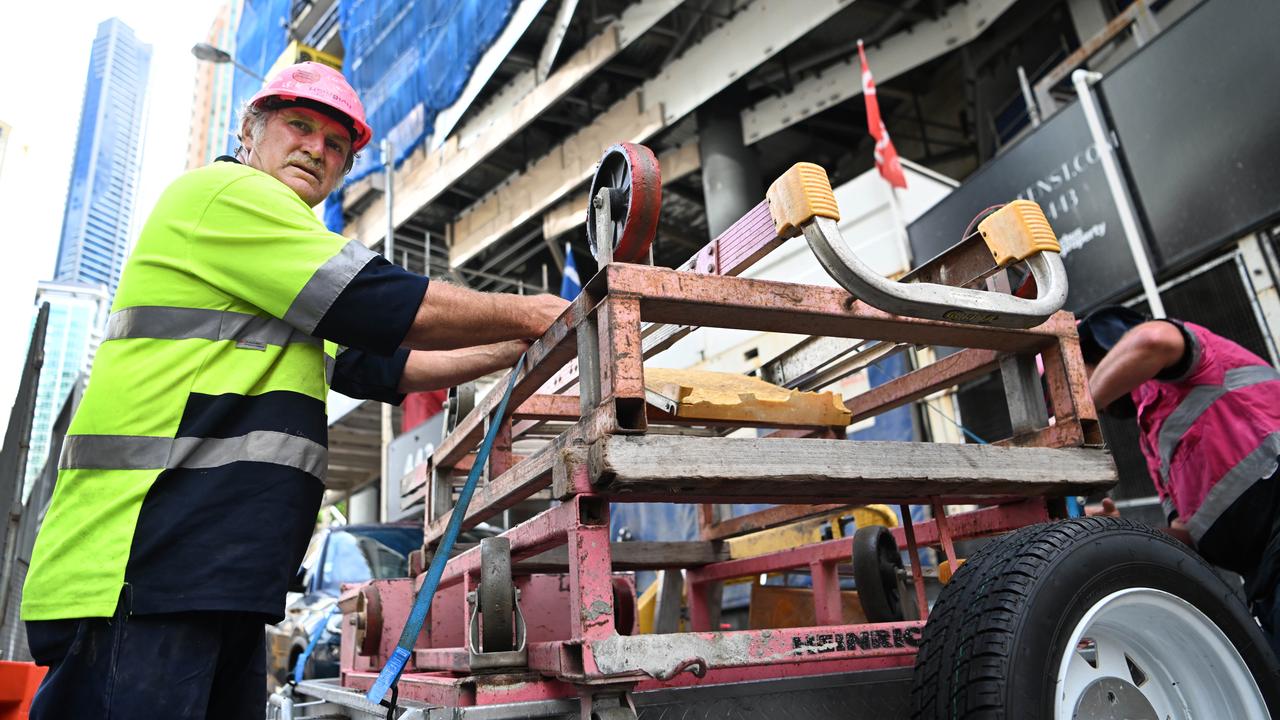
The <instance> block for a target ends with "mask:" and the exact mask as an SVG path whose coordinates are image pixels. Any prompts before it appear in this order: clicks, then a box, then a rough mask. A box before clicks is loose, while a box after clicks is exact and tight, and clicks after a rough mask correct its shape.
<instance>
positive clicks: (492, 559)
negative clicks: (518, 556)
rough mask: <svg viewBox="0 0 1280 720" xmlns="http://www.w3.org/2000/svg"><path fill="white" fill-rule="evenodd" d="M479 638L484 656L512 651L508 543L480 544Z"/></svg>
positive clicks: (490, 540) (484, 541) (512, 591)
mask: <svg viewBox="0 0 1280 720" xmlns="http://www.w3.org/2000/svg"><path fill="white" fill-rule="evenodd" d="M479 590H480V634H481V647H482V648H483V650H484V652H487V653H489V652H506V651H508V650H514V649H515V640H514V638H513V636H512V633H513V632H514V628H515V621H514V619H513V614H512V613H513V612H514V611H515V585H513V584H512V582H511V541H510V540H508V539H507V538H504V537H487V538H484V539H482V540H481V541H480V588H479Z"/></svg>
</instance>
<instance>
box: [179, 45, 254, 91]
mask: <svg viewBox="0 0 1280 720" xmlns="http://www.w3.org/2000/svg"><path fill="white" fill-rule="evenodd" d="M191 54H192V55H195V56H196V59H197V60H203V61H205V62H211V63H214V64H217V65H221V64H224V63H231V64H232V65H235V66H236V67H237V68H239V69H240V70H241V71H243V72H244V73H245V74H247V75H249V76H250V77H254V78H257V79H258V80H261V81H262V82H266V81H267V79H266V78H264V77H262V76H261V75H259V74H258V73H257V72H256V71H254V70H252V69H250V68H248V67H245V66H244V65H242V64H240V62H239V61H237V60H236V59H235V58H233V57H231V53H229V52H227V51H226V50H223V49H222V48H217V47H214V46H212V45H210V44H209V43H196V44H195V45H192V46H191Z"/></svg>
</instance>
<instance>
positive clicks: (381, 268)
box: [312, 255, 428, 395]
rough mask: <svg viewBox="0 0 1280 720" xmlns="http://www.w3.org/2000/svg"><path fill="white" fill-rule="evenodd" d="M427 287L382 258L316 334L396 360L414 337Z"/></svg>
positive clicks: (355, 281) (359, 276) (345, 293)
mask: <svg viewBox="0 0 1280 720" xmlns="http://www.w3.org/2000/svg"><path fill="white" fill-rule="evenodd" d="M427 283H428V280H427V278H426V277H424V276H422V275H418V274H416V273H411V272H409V271H407V270H405V269H404V268H402V267H399V266H397V265H392V264H391V263H389V262H387V259H386V258H384V257H382V256H381V255H376V256H374V257H373V259H372V260H370V261H369V262H368V263H367V264H365V266H364V267H363V268H361V269H360V272H358V273H356V275H355V277H353V278H351V281H350V282H348V283H347V285H346V287H344V288H343V290H342V292H341V293H339V294H338V297H337V299H336V300H334V301H333V304H332V305H330V306H329V309H328V310H326V311H325V313H324V315H323V316H322V317H321V318H320V322H319V323H318V324H317V325H316V328H315V331H314V332H313V333H312V334H313V335H315V336H316V337H322V338H324V339H326V340H332V341H333V342H336V343H338V344H339V345H343V346H345V347H349V348H356V349H359V350H364V351H366V352H370V353H374V354H376V355H382V356H387V357H390V356H392V355H393V354H394V353H395V352H396V350H397V349H398V348H399V347H400V344H401V343H402V342H404V338H405V336H406V335H408V334H409V328H410V327H412V325H413V319H414V317H415V316H417V314H418V307H419V306H421V305H422V296H423V295H424V294H425V293H426V292H427ZM339 362H341V360H339ZM401 367H403V363H401ZM334 387H337V383H336V382H335V383H334ZM338 392H343V391H341V390H339V391H338ZM343 394H344V395H345V394H346V393H345V392H344V393H343Z"/></svg>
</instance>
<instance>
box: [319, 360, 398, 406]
mask: <svg viewBox="0 0 1280 720" xmlns="http://www.w3.org/2000/svg"><path fill="white" fill-rule="evenodd" d="M408 360H409V351H408V350H405V349H403V348H401V349H399V350H396V351H395V352H394V353H392V355H391V356H390V357H386V356H383V355H374V354H373V353H368V352H365V351H363V350H357V349H356V348H346V349H345V350H342V351H341V352H339V353H338V361H337V362H336V363H334V366H333V383H332V385H331V386H332V387H333V389H334V390H337V391H338V392H340V393H342V394H343V395H346V396H347V397H351V398H356V399H357V400H377V401H379V402H384V403H390V404H392V405H399V404H400V403H401V402H402V401H403V400H404V393H402V392H400V391H399V390H397V389H396V387H397V386H398V385H399V384H400V376H401V375H403V374H404V365H405V363H406V362H408Z"/></svg>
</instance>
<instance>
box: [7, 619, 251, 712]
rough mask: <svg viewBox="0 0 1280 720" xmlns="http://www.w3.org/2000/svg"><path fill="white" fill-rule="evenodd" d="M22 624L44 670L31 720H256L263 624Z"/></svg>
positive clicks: (105, 621) (75, 621) (97, 621)
mask: <svg viewBox="0 0 1280 720" xmlns="http://www.w3.org/2000/svg"><path fill="white" fill-rule="evenodd" d="M127 605H128V603H127V600H125V599H124V598H122V599H121V603H120V606H121V607H120V609H118V610H117V611H116V614H115V616H114V617H110V618H82V619H73V620H43V621H32V622H28V623H27V643H28V645H29V646H30V648H31V656H32V657H33V658H34V659H35V661H36V663H37V664H39V665H46V666H48V667H49V672H48V674H47V675H45V679H44V682H42V683H41V684H40V689H39V690H38V691H37V692H36V697H35V701H34V702H33V703H32V705H31V715H30V717H31V720H64V719H66V720H81V719H87V718H93V719H95V720H99V719H100V720H241V719H242V718H243V719H244V720H249V719H250V718H252V719H253V720H261V718H262V717H263V711H264V708H265V706H266V694H267V689H266V667H265V663H266V651H265V641H266V638H265V623H264V620H265V618H264V617H263V616H262V615H261V614H258V613H240V612H187V613H170V614H163V615H131V614H130V613H129V612H128V611H127Z"/></svg>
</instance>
